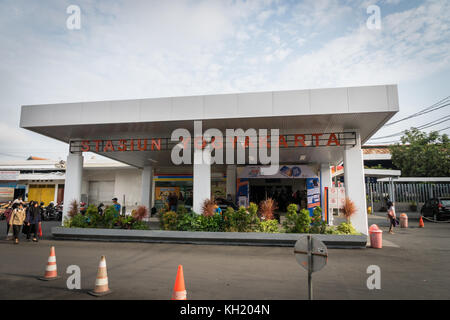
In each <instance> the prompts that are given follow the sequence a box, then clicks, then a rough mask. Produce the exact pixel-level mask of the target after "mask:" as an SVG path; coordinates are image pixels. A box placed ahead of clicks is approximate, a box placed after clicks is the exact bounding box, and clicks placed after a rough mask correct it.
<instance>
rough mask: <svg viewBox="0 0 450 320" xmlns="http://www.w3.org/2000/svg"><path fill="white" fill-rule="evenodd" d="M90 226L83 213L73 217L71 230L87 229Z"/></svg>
mask: <svg viewBox="0 0 450 320" xmlns="http://www.w3.org/2000/svg"><path fill="white" fill-rule="evenodd" d="M87 226H88V224H87V222H86V217H85V216H83V215H82V214H81V213H78V214H76V215H75V216H73V217H72V219H71V223H70V227H71V228H86V227H87Z"/></svg>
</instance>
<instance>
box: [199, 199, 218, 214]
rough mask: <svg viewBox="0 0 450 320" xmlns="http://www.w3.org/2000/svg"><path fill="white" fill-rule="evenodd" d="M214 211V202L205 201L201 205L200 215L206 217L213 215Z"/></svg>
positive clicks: (211, 200)
mask: <svg viewBox="0 0 450 320" xmlns="http://www.w3.org/2000/svg"><path fill="white" fill-rule="evenodd" d="M215 210H216V202H215V201H214V200H213V199H205V201H203V204H202V214H203V215H204V216H207V217H211V216H213V215H214V213H215Z"/></svg>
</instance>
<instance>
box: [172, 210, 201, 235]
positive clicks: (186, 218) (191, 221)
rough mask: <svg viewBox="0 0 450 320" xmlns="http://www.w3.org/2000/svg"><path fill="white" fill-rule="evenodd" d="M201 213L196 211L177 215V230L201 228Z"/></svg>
mask: <svg viewBox="0 0 450 320" xmlns="http://www.w3.org/2000/svg"><path fill="white" fill-rule="evenodd" d="M198 217H200V215H198V214H196V213H194V212H186V213H185V214H183V215H180V216H178V217H177V230H179V231H195V230H200V223H199V218H198Z"/></svg>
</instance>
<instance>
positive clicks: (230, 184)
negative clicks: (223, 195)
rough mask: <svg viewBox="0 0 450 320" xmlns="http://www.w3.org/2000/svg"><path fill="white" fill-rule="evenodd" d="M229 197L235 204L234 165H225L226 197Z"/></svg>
mask: <svg viewBox="0 0 450 320" xmlns="http://www.w3.org/2000/svg"><path fill="white" fill-rule="evenodd" d="M229 194H230V195H231V199H233V202H234V203H236V165H234V164H233V165H227V197H228V195H229Z"/></svg>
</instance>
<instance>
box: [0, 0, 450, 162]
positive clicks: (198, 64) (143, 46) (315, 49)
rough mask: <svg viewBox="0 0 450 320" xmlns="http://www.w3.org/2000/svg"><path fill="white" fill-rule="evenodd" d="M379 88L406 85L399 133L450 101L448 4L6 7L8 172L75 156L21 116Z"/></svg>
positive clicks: (0, 125) (2, 21)
mask: <svg viewBox="0 0 450 320" xmlns="http://www.w3.org/2000/svg"><path fill="white" fill-rule="evenodd" d="M71 5H76V6H78V8H79V9H80V28H79V29H69V28H68V27H67V20H68V19H69V21H72V20H71V15H72V12H69V13H67V8H68V7H69V6H71ZM373 5H376V6H377V7H378V8H379V13H380V15H379V17H380V19H379V20H373V19H372V18H371V17H372V16H373V11H369V13H368V8H369V7H370V6H373ZM368 20H369V26H368ZM374 21H379V22H380V24H379V27H380V28H378V29H377V28H373V23H372V22H374ZM378 84H397V85H398V90H399V103H400V111H399V113H398V114H397V115H396V116H395V117H394V118H393V119H392V121H393V120H396V119H401V118H403V117H405V116H408V115H410V114H413V113H415V112H417V111H419V110H421V109H423V108H425V107H428V106H430V105H432V104H434V103H435V102H437V101H439V100H441V99H443V98H445V97H448V96H450V1H448V0H429V1H414V0H378V1H375V0H373V1H370V0H366V1H365V0H363V1H353V0H342V1H337V0H310V1H282V0H258V1H256V0H255V1H254V0H222V1H216V0H205V1H202V0H196V1H193V0H191V1H189V0H179V1H176V0H171V1H152V0H147V1H137V0H108V1H87V0H78V1H76V0H69V1H65V0H54V1H45V0H41V1H34V0H28V1H24V0H0V115H1V116H0V132H1V134H0V160H2V161H8V160H18V159H25V158H27V157H28V156H30V155H34V156H39V157H46V158H51V159H56V160H58V159H65V158H66V156H67V153H68V145H67V144H64V143H61V142H58V141H56V140H53V139H50V138H47V137H44V136H41V135H39V134H36V133H32V132H29V131H27V130H24V129H21V128H19V119H20V108H21V106H22V105H33V104H46V103H65V102H80V101H98V100H117V99H142V98H153V97H167V96H183V95H197V94H201V95H203V94H218V93H238V92H249V91H274V90H291V89H313V88H329V87H346V86H363V85H378ZM449 110H450V108H449V107H446V108H442V109H440V110H439V111H435V112H431V113H429V114H427V115H424V116H421V117H416V118H413V119H410V120H407V121H403V122H400V123H398V124H396V125H392V126H389V127H386V128H382V129H381V130H380V131H379V132H378V133H377V134H376V135H375V136H374V138H376V137H383V136H385V135H390V134H393V133H397V132H401V131H402V130H405V129H409V128H410V127H412V126H419V125H421V124H424V123H428V122H431V121H434V120H436V119H444V120H445V119H446V118H445V117H446V116H448V115H449V114H450V112H449ZM449 120H450V119H449ZM447 127H449V122H443V123H441V124H439V125H436V126H434V127H431V128H429V129H427V131H429V130H432V129H434V130H439V129H444V128H447ZM441 133H447V134H448V133H450V130H449V129H448V128H447V129H446V130H443V131H441ZM395 139H397V138H388V139H385V140H383V139H379V140H373V141H371V143H373V142H380V141H393V140H395Z"/></svg>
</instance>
